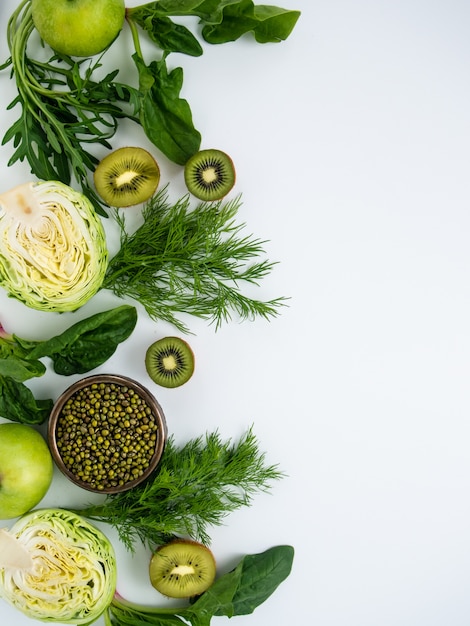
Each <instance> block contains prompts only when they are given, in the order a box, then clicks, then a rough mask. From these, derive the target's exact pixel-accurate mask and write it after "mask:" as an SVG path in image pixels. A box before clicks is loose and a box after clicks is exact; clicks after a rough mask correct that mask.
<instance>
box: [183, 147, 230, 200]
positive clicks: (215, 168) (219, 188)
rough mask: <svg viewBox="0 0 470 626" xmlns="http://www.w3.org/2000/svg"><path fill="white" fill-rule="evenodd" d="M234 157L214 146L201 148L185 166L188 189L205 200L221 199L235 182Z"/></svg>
mask: <svg viewBox="0 0 470 626" xmlns="http://www.w3.org/2000/svg"><path fill="white" fill-rule="evenodd" d="M235 176H236V175H235V167H234V165H233V161H232V159H231V158H230V157H229V156H228V154H226V153H225V152H222V150H216V149H214V148H212V149H209V150H200V151H199V152H196V154H193V156H192V157H190V158H189V159H188V161H187V162H186V164H185V166H184V180H185V183H186V187H187V188H188V191H189V192H190V193H192V194H193V196H196V198H199V199H200V200H204V201H205V202H212V201H214V200H220V199H221V198H223V197H224V196H226V195H227V194H228V192H229V191H230V190H231V189H232V187H233V186H234V184H235Z"/></svg>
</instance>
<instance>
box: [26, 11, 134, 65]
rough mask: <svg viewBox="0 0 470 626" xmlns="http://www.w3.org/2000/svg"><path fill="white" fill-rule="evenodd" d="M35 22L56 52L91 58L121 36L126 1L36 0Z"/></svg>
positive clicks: (44, 38) (33, 12) (40, 32)
mask: <svg viewBox="0 0 470 626" xmlns="http://www.w3.org/2000/svg"><path fill="white" fill-rule="evenodd" d="M31 7H32V15H33V22H34V25H35V27H36V29H37V30H38V32H39V34H40V36H41V38H42V39H43V40H44V41H45V42H46V43H47V44H48V45H49V46H50V47H51V48H52V49H53V50H55V51H56V52H60V53H62V54H67V55H69V56H78V57H89V56H93V55H95V54H98V53H99V52H102V51H103V50H105V49H106V48H107V47H108V46H109V45H110V44H111V43H112V42H113V41H114V39H116V37H117V36H118V34H119V32H120V31H121V29H122V26H123V24H124V18H125V6H124V0H32V2H31Z"/></svg>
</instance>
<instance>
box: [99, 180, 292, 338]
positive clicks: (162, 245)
mask: <svg viewBox="0 0 470 626" xmlns="http://www.w3.org/2000/svg"><path fill="white" fill-rule="evenodd" d="M240 203H241V201H240V197H238V198H236V199H235V200H231V201H227V202H222V201H220V202H215V203H200V204H198V205H197V206H196V207H195V208H193V209H192V210H190V201H189V197H188V196H185V197H184V198H182V199H180V200H179V201H178V202H176V203H175V204H174V205H171V204H170V203H169V202H168V197H167V192H166V188H164V189H162V190H160V191H159V192H158V193H157V194H156V195H155V196H154V197H153V198H152V199H151V200H150V201H149V203H148V204H147V205H146V207H145V208H144V210H143V218H144V221H143V224H142V226H140V227H139V228H138V229H137V230H136V231H135V232H134V233H132V234H128V233H127V231H126V225H125V219H124V217H123V215H122V213H119V212H118V211H115V213H114V215H115V217H116V220H117V222H118V224H119V225H120V227H121V244H120V249H119V251H118V252H117V254H116V255H115V256H114V257H113V258H112V259H111V260H110V262H109V264H108V269H107V272H106V275H105V279H104V281H103V288H105V289H111V290H112V291H113V292H114V293H115V294H116V295H118V296H120V297H128V298H132V299H133V300H136V301H138V302H140V304H142V305H143V306H144V307H145V309H146V311H147V313H148V314H149V316H150V317H151V318H152V319H161V320H165V321H168V322H170V323H171V324H174V325H175V326H176V327H177V328H179V329H180V330H181V331H183V332H187V330H188V329H187V327H186V325H185V324H184V323H183V322H182V321H181V320H180V319H179V318H178V317H177V314H178V313H188V314H190V315H195V316H196V317H200V318H203V319H208V320H210V321H211V322H213V323H215V324H216V327H217V328H218V327H219V326H220V325H221V323H222V322H224V321H227V320H229V319H230V318H231V316H232V314H233V313H236V314H237V315H239V316H240V317H241V318H242V319H247V318H251V317H255V316H261V317H264V318H269V317H272V316H275V315H276V314H277V312H278V309H279V307H280V306H282V305H283V304H284V298H277V299H274V300H270V301H268V302H261V301H259V300H255V299H252V298H249V297H248V296H245V295H243V294H242V293H241V291H240V287H239V285H240V284H241V283H248V284H255V285H257V284H258V282H259V281H260V280H261V279H262V278H263V277H264V276H266V275H267V274H269V273H270V272H271V270H272V268H273V266H274V263H271V262H269V261H267V260H264V261H258V260H256V259H257V258H258V257H259V256H260V255H261V254H262V253H263V252H264V250H263V245H264V243H265V242H264V241H261V240H259V239H256V238H254V237H253V236H243V235H241V234H240V233H241V230H242V229H243V228H244V224H236V223H235V219H234V218H235V216H236V213H237V211H238V209H239V207H240Z"/></svg>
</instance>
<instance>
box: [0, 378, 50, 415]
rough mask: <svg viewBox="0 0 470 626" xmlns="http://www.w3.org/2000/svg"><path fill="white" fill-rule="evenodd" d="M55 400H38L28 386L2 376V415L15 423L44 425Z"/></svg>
mask: <svg viewBox="0 0 470 626" xmlns="http://www.w3.org/2000/svg"><path fill="white" fill-rule="evenodd" d="M53 405H54V402H53V400H51V399H48V400H36V399H35V398H34V396H33V393H32V392H31V390H30V389H28V387H26V385H24V384H23V383H21V382H17V381H15V380H13V378H11V377H10V376H0V415H1V416H2V417H5V418H6V419H9V420H11V421H13V422H21V423H23V424H43V423H44V422H45V421H46V420H47V419H48V417H49V415H50V412H51V410H52V407H53Z"/></svg>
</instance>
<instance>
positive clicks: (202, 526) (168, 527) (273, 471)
mask: <svg viewBox="0 0 470 626" xmlns="http://www.w3.org/2000/svg"><path fill="white" fill-rule="evenodd" d="M282 476H283V475H282V473H281V472H280V471H279V469H278V467H277V465H268V464H266V462H265V454H264V453H262V452H260V450H259V447H258V441H257V439H256V437H255V435H254V434H253V430H252V428H250V429H249V430H248V431H247V433H245V434H244V435H243V436H242V437H241V438H240V439H239V440H238V441H236V442H233V441H232V440H230V439H229V440H226V441H223V440H222V439H221V437H220V434H219V433H218V432H212V433H208V434H206V435H205V436H204V437H198V438H196V439H191V440H189V441H188V442H187V443H186V444H184V445H183V446H181V447H178V446H177V445H176V444H175V441H174V438H173V437H169V439H168V441H167V443H166V447H165V451H164V454H163V457H162V459H161V461H160V465H159V469H158V471H157V473H156V474H154V475H153V477H151V478H150V480H148V481H147V482H145V483H144V484H142V485H138V486H136V487H134V488H133V489H131V490H129V491H125V492H123V493H119V494H113V495H109V496H107V498H106V500H105V501H104V503H102V504H99V505H91V506H89V507H86V508H83V509H78V510H76V511H75V512H76V513H79V514H80V515H83V516H84V517H87V518H89V519H92V520H95V521H100V522H106V523H108V524H110V525H112V526H113V527H114V528H116V530H117V532H118V535H119V538H120V540H121V541H122V542H123V544H124V545H125V546H126V548H127V549H128V550H130V551H131V552H132V551H134V549H135V543H136V542H137V541H141V542H143V543H144V545H146V546H148V547H150V549H153V548H155V546H156V545H158V544H161V543H163V542H165V541H168V539H170V538H172V537H174V536H189V537H191V538H193V539H195V540H199V541H202V542H203V543H206V544H207V543H209V542H210V537H209V533H208V527H209V526H219V525H221V524H222V523H223V521H224V519H225V517H226V516H227V515H228V514H229V513H231V512H232V511H235V510H236V509H239V508H240V507H243V506H249V505H251V503H252V500H253V497H254V495H255V494H256V493H257V492H267V491H269V490H270V488H271V483H272V482H273V481H275V480H279V479H280V478H282Z"/></svg>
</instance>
